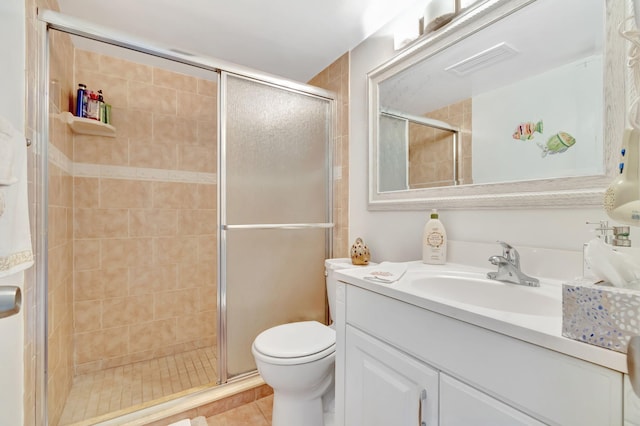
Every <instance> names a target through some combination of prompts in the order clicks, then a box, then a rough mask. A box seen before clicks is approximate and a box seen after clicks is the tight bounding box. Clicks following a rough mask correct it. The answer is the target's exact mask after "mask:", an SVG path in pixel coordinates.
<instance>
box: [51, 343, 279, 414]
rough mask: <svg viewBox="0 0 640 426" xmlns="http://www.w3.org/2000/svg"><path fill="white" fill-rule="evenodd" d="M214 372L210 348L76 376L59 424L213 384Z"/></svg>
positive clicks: (215, 362) (211, 349)
mask: <svg viewBox="0 0 640 426" xmlns="http://www.w3.org/2000/svg"><path fill="white" fill-rule="evenodd" d="M216 370H217V358H216V349H215V348H213V347H210V348H204V349H196V350H193V351H188V352H183V353H180V354H176V355H171V356H166V357H162V358H157V359H153V360H150V361H144V362H138V363H135V364H130V365H125V366H122V367H116V368H110V369H108V370H103V371H99V372H96V373H90V374H84V375H81V376H78V377H76V378H75V379H74V383H73V386H72V388H71V392H70V393H69V397H68V398H67V402H66V404H65V407H64V411H63V413H62V417H61V419H60V423H59V424H60V425H68V424H72V423H76V422H80V421H83V420H86V419H90V418H93V417H97V416H101V415H104V414H107V413H110V412H113V411H118V410H123V409H126V408H129V407H134V406H136V405H139V404H148V403H149V402H150V401H153V400H157V399H161V398H165V397H167V396H169V395H172V394H175V393H178V392H184V391H186V390H188V389H191V388H194V387H198V386H203V385H207V384H211V383H215V382H216V380H217V377H218V375H217V371H216ZM269 418H271V417H269ZM215 424H218V423H215ZM219 424H221V425H227V424H235V423H219ZM238 424H241V423H238ZM256 424H261V423H256ZM265 424H269V423H265Z"/></svg>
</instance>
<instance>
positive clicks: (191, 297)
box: [153, 288, 199, 319]
mask: <svg viewBox="0 0 640 426" xmlns="http://www.w3.org/2000/svg"><path fill="white" fill-rule="evenodd" d="M198 296H199V295H198V291H197V290H194V289H193V288H191V289H181V290H177V291H168V292H163V293H156V294H154V295H153V301H154V313H153V314H154V318H155V319H163V318H175V317H183V316H185V315H189V314H193V313H196V312H198V307H199V301H198Z"/></svg>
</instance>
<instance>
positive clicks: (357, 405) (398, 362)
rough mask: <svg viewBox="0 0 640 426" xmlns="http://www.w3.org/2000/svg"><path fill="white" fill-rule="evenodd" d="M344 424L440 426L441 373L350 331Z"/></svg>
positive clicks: (377, 341)
mask: <svg viewBox="0 0 640 426" xmlns="http://www.w3.org/2000/svg"><path fill="white" fill-rule="evenodd" d="M346 335H347V351H346V370H347V372H348V373H347V375H348V381H349V386H347V388H346V394H345V396H346V404H345V407H346V413H345V424H347V425H354V426H355V425H363V426H364V425H367V426H389V425H412V426H414V425H416V424H417V425H421V426H422V425H436V424H438V371H437V370H435V369H433V368H431V367H429V366H427V365H426V364H424V363H421V362H419V361H417V360H416V359H414V358H412V357H410V356H408V355H406V354H403V353H402V352H400V351H398V350H397V349H395V348H393V347H391V346H389V345H387V344H385V343H383V342H381V341H379V340H378V339H375V338H373V337H371V336H369V335H367V334H365V333H362V332H361V331H359V330H357V329H355V328H352V327H349V326H347V330H346Z"/></svg>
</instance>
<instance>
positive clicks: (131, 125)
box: [111, 106, 153, 145]
mask: <svg viewBox="0 0 640 426" xmlns="http://www.w3.org/2000/svg"><path fill="white" fill-rule="evenodd" d="M111 120H112V124H113V126H114V127H115V128H116V134H117V135H118V137H119V138H125V139H126V138H128V139H129V145H133V144H135V143H137V142H139V141H147V142H148V141H150V140H151V136H152V135H151V131H152V129H153V124H152V123H153V113H152V112H151V111H147V110H143V109H139V108H136V107H135V106H134V107H132V108H119V107H113V108H111Z"/></svg>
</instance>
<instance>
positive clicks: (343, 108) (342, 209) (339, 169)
mask: <svg viewBox="0 0 640 426" xmlns="http://www.w3.org/2000/svg"><path fill="white" fill-rule="evenodd" d="M309 84H311V85H313V86H316V87H321V88H323V89H325V90H331V91H332V92H334V93H335V94H336V107H337V109H338V111H337V117H338V120H337V123H336V128H335V129H336V130H335V138H334V145H333V149H334V150H333V170H334V181H333V220H334V222H335V228H334V229H333V257H348V256H349V249H350V247H351V242H349V53H345V54H344V55H342V56H341V57H340V58H338V59H336V60H335V61H334V62H333V63H332V64H331V65H329V66H328V67H327V68H325V69H324V70H323V71H321V72H320V73H319V74H317V75H316V76H315V77H313V78H312V79H311V80H310V81H309Z"/></svg>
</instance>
